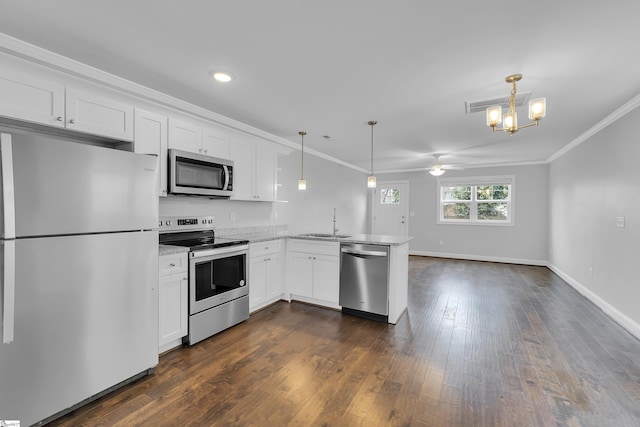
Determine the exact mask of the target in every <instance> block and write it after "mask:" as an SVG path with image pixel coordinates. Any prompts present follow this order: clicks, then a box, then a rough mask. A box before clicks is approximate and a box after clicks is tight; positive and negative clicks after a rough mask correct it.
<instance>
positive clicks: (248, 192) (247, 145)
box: [231, 138, 256, 200]
mask: <svg viewBox="0 0 640 427" xmlns="http://www.w3.org/2000/svg"><path fill="white" fill-rule="evenodd" d="M255 159H256V144H255V143H254V142H252V141H247V140H244V139H238V138H234V139H233V140H232V141H231V160H233V197H232V199H237V200H256V198H255V193H254V189H253V184H254V180H255V178H254V177H255V168H256V164H255Z"/></svg>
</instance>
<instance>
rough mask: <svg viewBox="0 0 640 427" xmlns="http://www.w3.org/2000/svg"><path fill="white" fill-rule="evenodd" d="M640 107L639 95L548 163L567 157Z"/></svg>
mask: <svg viewBox="0 0 640 427" xmlns="http://www.w3.org/2000/svg"><path fill="white" fill-rule="evenodd" d="M639 106H640V94H638V95H636V96H634V97H633V98H631V100H629V101H627V102H626V103H625V104H623V105H622V106H621V107H619V108H617V109H616V110H615V111H614V112H613V113H611V114H609V115H608V116H607V117H605V118H604V119H602V120H600V121H599V122H598V123H596V124H595V125H594V126H592V127H590V128H589V129H587V131H586V132H584V133H583V134H582V135H580V136H578V137H577V138H576V139H574V140H573V141H571V142H570V143H568V144H567V145H565V146H564V147H562V148H561V149H560V150H558V151H556V152H555V153H553V154H552V155H550V156H549V157H548V158H547V160H546V162H547V163H551V162H553V161H554V160H556V159H558V158H560V157H562V156H563V155H565V154H566V153H568V152H569V151H571V150H573V149H574V148H576V147H577V146H578V145H580V144H582V143H583V142H584V141H586V140H587V139H589V138H591V137H592V136H593V135H595V134H596V133H598V132H600V131H601V130H603V129H604V128H606V127H607V126H609V125H610V124H612V123H615V122H617V121H618V120H620V119H621V118H622V117H624V116H625V115H627V114H629V113H630V112H631V111H633V110H635V109H636V108H638V107H639Z"/></svg>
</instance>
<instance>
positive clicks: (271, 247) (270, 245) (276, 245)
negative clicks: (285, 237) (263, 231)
mask: <svg viewBox="0 0 640 427" xmlns="http://www.w3.org/2000/svg"><path fill="white" fill-rule="evenodd" d="M281 248H282V239H278V240H268V241H266V242H259V243H251V244H250V245H249V256H250V257H254V256H262V255H268V254H273V253H278V252H280V249H281Z"/></svg>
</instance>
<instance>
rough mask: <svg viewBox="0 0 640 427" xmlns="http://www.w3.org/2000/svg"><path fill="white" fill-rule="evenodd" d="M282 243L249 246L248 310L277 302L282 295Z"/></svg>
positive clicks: (274, 242) (271, 242)
mask: <svg viewBox="0 0 640 427" xmlns="http://www.w3.org/2000/svg"><path fill="white" fill-rule="evenodd" d="M282 270H283V265H282V242H281V240H271V241H267V242H259V243H252V244H250V245H249V310H250V311H255V310H258V309H260V308H262V307H265V306H266V305H268V304H271V303H273V302H275V301H278V300H279V299H281V298H282V294H283V290H284V289H283V288H284V287H283V280H282V278H283V274H282Z"/></svg>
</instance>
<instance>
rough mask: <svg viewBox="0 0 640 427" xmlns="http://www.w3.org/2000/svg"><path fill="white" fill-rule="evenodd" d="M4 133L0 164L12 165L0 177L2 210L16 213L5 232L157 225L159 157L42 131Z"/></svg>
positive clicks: (20, 234) (39, 233)
mask: <svg viewBox="0 0 640 427" xmlns="http://www.w3.org/2000/svg"><path fill="white" fill-rule="evenodd" d="M1 137H2V148H3V150H2V152H0V155H2V156H3V158H2V162H1V163H0V164H1V165H3V166H4V168H3V169H4V170H5V171H6V170H7V169H8V168H9V166H7V165H9V164H10V165H11V166H10V167H11V170H12V174H11V176H9V174H8V173H2V174H1V175H2V180H3V182H2V186H1V187H0V188H2V189H3V194H2V196H3V197H2V205H3V206H2V209H3V211H4V214H5V215H6V214H7V213H9V215H10V217H11V218H15V224H14V228H15V230H5V228H6V227H7V226H6V225H4V226H3V230H2V232H3V234H2V236H0V237H4V238H12V237H13V236H11V235H9V234H10V233H12V232H13V233H14V235H15V237H17V238H21V237H28V236H49V235H62V234H81V233H97V232H110V231H124V230H143V229H153V228H157V227H158V199H157V191H156V179H157V173H158V171H157V159H156V158H155V157H154V156H148V155H143V154H135V153H131V152H128V151H120V150H115V149H109V148H103V147H98V146H93V145H87V144H81V143H77V142H69V141H65V140H62V139H56V138H53V137H49V136H42V135H37V134H21V133H12V134H7V133H3V134H2V135H1ZM8 147H9V148H8ZM9 156H10V160H11V161H10V162H9V158H8V157H9ZM9 180H10V181H11V182H10V183H9V182H8V181H9ZM10 196H13V197H10ZM11 199H13V200H11ZM4 222H5V221H3V223H4ZM7 233H9V234H7Z"/></svg>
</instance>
